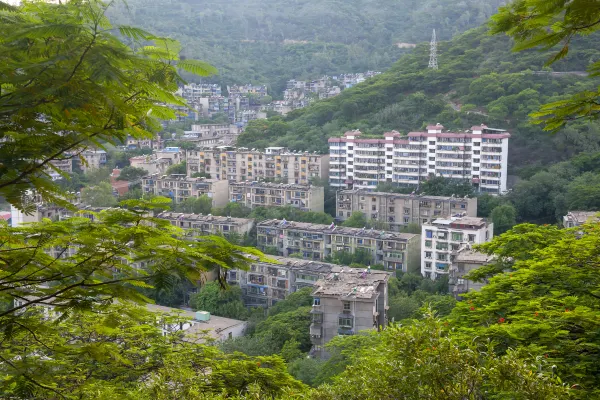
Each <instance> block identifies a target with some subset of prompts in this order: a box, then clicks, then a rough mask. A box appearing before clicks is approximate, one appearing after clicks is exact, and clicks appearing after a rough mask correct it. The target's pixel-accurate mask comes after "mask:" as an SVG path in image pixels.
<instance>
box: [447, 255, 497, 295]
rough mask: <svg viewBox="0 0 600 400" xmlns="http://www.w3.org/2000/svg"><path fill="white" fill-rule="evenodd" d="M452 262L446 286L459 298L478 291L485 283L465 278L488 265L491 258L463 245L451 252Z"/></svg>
mask: <svg viewBox="0 0 600 400" xmlns="http://www.w3.org/2000/svg"><path fill="white" fill-rule="evenodd" d="M452 255H453V256H454V260H453V261H452V264H451V265H450V274H449V276H448V286H449V290H450V293H451V294H452V295H453V296H454V297H456V298H457V299H459V298H460V296H461V295H463V294H464V293H467V292H469V291H472V290H480V289H481V288H482V287H483V286H484V285H485V282H475V281H472V280H469V279H466V278H465V275H467V274H468V273H469V272H471V271H473V270H476V269H478V268H481V267H483V266H484V265H488V264H489V263H490V262H491V261H492V260H493V256H489V255H487V254H485V253H480V252H478V251H474V250H473V249H471V246H470V245H465V246H463V247H461V248H460V249H458V250H457V251H455V252H453V253H452Z"/></svg>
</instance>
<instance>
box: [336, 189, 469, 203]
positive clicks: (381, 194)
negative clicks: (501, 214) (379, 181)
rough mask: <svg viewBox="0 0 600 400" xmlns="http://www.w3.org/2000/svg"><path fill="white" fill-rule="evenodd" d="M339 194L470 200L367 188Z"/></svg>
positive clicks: (341, 191) (342, 191)
mask: <svg viewBox="0 0 600 400" xmlns="http://www.w3.org/2000/svg"><path fill="white" fill-rule="evenodd" d="M338 193H339V194H345V195H349V194H360V195H364V196H388V197H395V198H399V199H409V198H410V199H417V200H434V201H435V200H438V201H444V200H446V201H448V200H456V201H461V200H468V197H455V196H428V195H426V194H403V193H388V192H369V191H368V190H367V189H348V190H340V191H338Z"/></svg>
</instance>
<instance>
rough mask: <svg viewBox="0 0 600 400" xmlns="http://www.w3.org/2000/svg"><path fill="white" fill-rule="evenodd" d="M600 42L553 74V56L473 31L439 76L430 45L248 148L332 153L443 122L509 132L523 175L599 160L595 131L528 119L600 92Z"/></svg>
mask: <svg viewBox="0 0 600 400" xmlns="http://www.w3.org/2000/svg"><path fill="white" fill-rule="evenodd" d="M598 41H599V40H598V36H597V35H592V36H589V37H586V38H584V39H578V40H576V41H575V42H574V43H573V44H572V46H571V48H570V52H569V55H568V57H567V58H565V59H563V60H561V61H559V62H556V63H555V64H553V65H552V69H550V68H548V67H544V64H545V62H546V61H547V59H548V58H549V53H547V52H541V51H537V50H531V51H526V52H520V53H514V52H512V51H511V47H512V45H513V43H512V41H511V40H510V39H509V38H507V37H506V36H504V35H496V36H491V35H489V34H488V32H487V28H486V27H480V28H477V29H473V30H470V31H468V32H466V33H464V34H462V35H460V36H458V37H455V38H454V39H453V40H451V41H449V42H442V43H440V46H439V47H440V49H439V53H440V54H439V70H431V69H428V68H427V64H428V61H429V46H428V45H426V44H422V45H420V46H418V47H417V48H416V49H415V50H414V51H413V52H411V53H410V54H407V55H405V56H403V57H402V58H401V59H400V60H399V61H398V62H396V63H395V64H394V66H393V67H392V68H390V69H389V70H388V71H386V72H385V73H383V74H381V75H379V76H376V77H375V78H373V79H370V80H368V81H367V82H364V83H362V84H360V85H357V86H355V87H353V88H351V89H348V90H345V91H344V92H343V93H342V94H340V95H339V96H337V97H335V98H332V99H329V100H324V101H320V102H317V103H315V104H313V105H311V106H310V107H307V108H304V109H301V110H296V111H294V112H292V113H290V114H288V116H286V117H285V118H277V117H275V118H272V119H270V120H268V121H255V122H253V123H251V124H250V125H249V127H248V128H247V130H246V132H245V133H244V134H243V135H242V136H241V137H240V140H239V144H240V145H244V146H249V147H265V146H267V145H270V146H279V145H284V146H289V147H290V148H293V149H300V150H310V151H315V150H316V151H319V152H326V151H327V138H329V137H332V136H338V135H340V134H342V133H343V132H344V131H346V130H348V129H360V130H361V131H362V132H363V133H368V134H381V133H383V132H385V131H388V130H392V129H395V130H398V131H400V132H403V133H406V132H409V131H411V130H418V129H421V128H423V127H424V125H425V124H427V123H438V122H439V123H441V124H443V125H444V126H445V127H446V128H448V129H469V128H470V127H471V126H473V125H475V124H480V123H486V124H487V125H488V126H492V127H497V128H505V129H508V130H510V132H511V133H512V134H513V136H512V139H511V140H510V149H509V150H510V153H509V154H510V156H509V166H510V167H511V170H512V172H513V173H515V169H516V168H518V167H523V166H532V165H534V166H535V165H537V166H539V165H545V164H548V163H552V162H556V161H560V160H566V159H568V158H569V157H571V156H572V155H574V154H576V153H579V152H583V151H598V150H600V135H598V133H599V132H600V127H599V126H598V125H597V123H595V122H589V121H586V122H577V123H574V124H572V125H570V126H567V127H566V128H564V129H562V130H560V131H559V132H558V133H556V134H548V133H546V132H543V130H542V127H540V126H537V125H532V124H531V123H530V122H529V117H528V114H530V113H531V112H533V111H536V110H537V109H538V108H539V107H540V105H542V104H545V103H548V102H552V101H556V100H558V99H562V98H565V97H567V96H569V95H570V94H573V93H575V92H579V91H582V90H584V89H589V88H592V89H593V88H595V86H597V85H598V82H599V81H598V79H596V78H588V77H585V76H583V75H585V74H582V73H580V72H581V71H585V70H586V68H587V67H588V66H589V65H590V64H591V63H592V62H594V61H596V60H598V59H600V51H598V50H597V48H598ZM560 72H569V73H560ZM573 72H578V73H573Z"/></svg>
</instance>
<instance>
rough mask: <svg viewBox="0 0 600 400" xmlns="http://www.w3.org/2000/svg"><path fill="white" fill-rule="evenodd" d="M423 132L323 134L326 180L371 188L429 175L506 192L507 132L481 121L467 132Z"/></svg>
mask: <svg viewBox="0 0 600 400" xmlns="http://www.w3.org/2000/svg"><path fill="white" fill-rule="evenodd" d="M443 128H444V127H443V126H442V125H439V124H438V125H431V126H428V127H427V132H410V133H409V134H408V135H406V136H402V135H400V133H398V132H396V131H392V132H387V133H385V134H384V138H383V139H378V138H361V135H362V134H361V132H360V131H350V132H346V133H345V134H344V136H343V137H341V138H330V139H329V154H330V160H331V165H330V179H329V182H330V184H331V185H332V186H334V187H337V188H342V189H350V188H354V189H368V190H374V189H375V188H376V187H377V185H378V184H380V183H392V184H394V185H398V186H403V187H414V188H417V187H418V185H419V183H420V182H422V181H424V180H426V179H427V178H428V177H429V176H443V177H446V178H453V179H462V180H468V181H469V182H471V183H472V185H473V186H474V188H475V190H476V191H478V192H482V193H491V194H501V193H504V192H506V191H507V189H508V188H507V183H506V179H507V176H508V139H509V138H510V134H509V133H508V132H506V131H504V130H501V129H493V128H488V127H487V126H485V125H481V126H474V127H472V128H471V130H469V131H467V132H457V133H456V132H443Z"/></svg>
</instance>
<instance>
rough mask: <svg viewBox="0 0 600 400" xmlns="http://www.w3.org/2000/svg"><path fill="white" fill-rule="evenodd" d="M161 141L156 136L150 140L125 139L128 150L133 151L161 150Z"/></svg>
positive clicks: (129, 137)
mask: <svg viewBox="0 0 600 400" xmlns="http://www.w3.org/2000/svg"><path fill="white" fill-rule="evenodd" d="M162 145H163V141H162V138H161V137H160V136H158V135H157V136H156V137H154V138H152V139H136V138H134V137H131V136H128V137H127V148H128V149H130V150H133V149H152V150H160V149H162Z"/></svg>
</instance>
